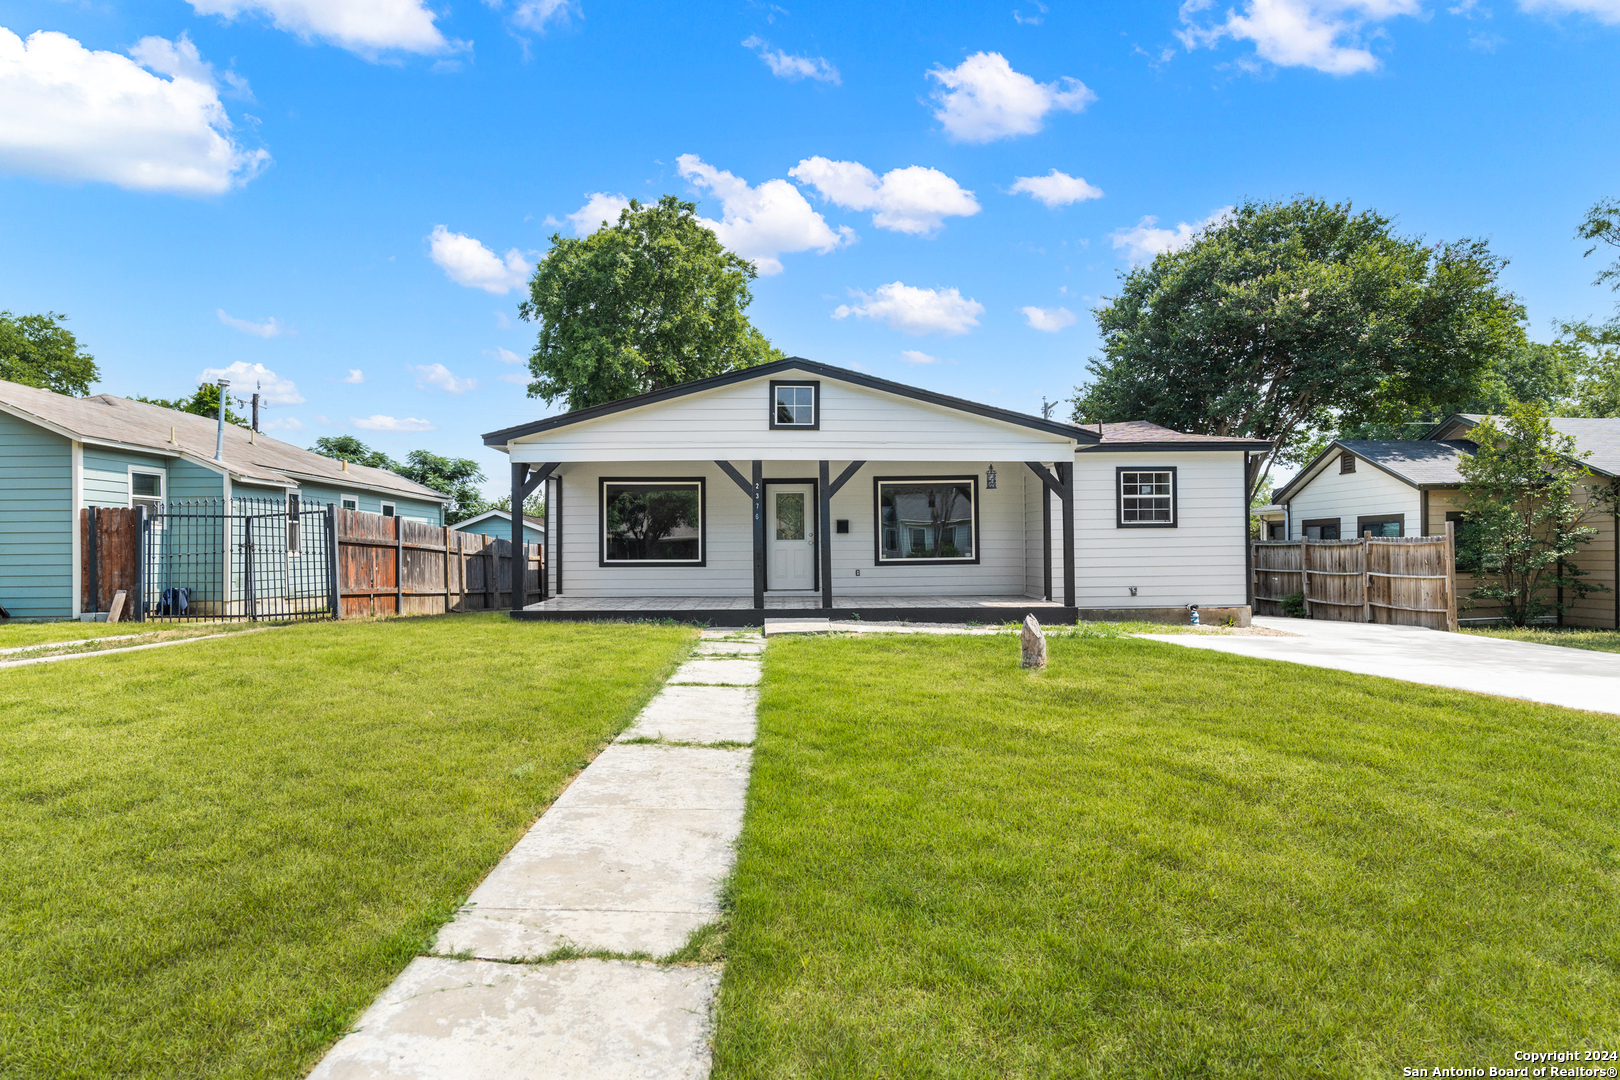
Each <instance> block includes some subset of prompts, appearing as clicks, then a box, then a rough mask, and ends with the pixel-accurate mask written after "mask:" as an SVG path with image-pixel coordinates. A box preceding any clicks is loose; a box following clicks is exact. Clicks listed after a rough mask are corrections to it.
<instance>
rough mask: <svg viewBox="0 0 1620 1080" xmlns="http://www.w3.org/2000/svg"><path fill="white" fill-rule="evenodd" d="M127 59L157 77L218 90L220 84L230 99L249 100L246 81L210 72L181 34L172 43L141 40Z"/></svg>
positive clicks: (230, 73) (234, 75) (250, 93)
mask: <svg viewBox="0 0 1620 1080" xmlns="http://www.w3.org/2000/svg"><path fill="white" fill-rule="evenodd" d="M129 55H130V56H132V57H134V58H135V62H136V63H137V64H139V65H141V67H143V68H149V69H150V70H152V71H155V72H157V73H158V74H159V75H167V76H169V77H170V78H175V79H190V80H191V81H192V82H199V83H202V84H203V85H204V86H211V87H213V88H214V89H215V90H218V89H219V86H220V83H221V82H223V83H224V84H225V86H226V87H228V88H229V90H230V92H231V94H232V95H234V96H236V97H240V98H244V99H246V100H248V101H252V100H253V89H252V87H250V86H248V82H247V80H246V79H244V78H242V76H240V75H238V74H237V73H236V72H234V71H227V72H225V73H223V74H220V73H218V72H215V71H214V65H213V64H210V63H209V62H208V61H206V60H204V59H203V58H202V54H201V53H199V52H198V51H197V46H196V45H194V44H192V42H191V38H190V37H188V36H187V35H186V34H185V33H184V32H183V31H182V32H181V34H180V36H179V37H178V38H176V39H175V40H174V41H170V40H169V39H168V38H160V37H143V38H141V40H139V41H137V42H136V43H135V47H134V48H133V49H131V50H129Z"/></svg>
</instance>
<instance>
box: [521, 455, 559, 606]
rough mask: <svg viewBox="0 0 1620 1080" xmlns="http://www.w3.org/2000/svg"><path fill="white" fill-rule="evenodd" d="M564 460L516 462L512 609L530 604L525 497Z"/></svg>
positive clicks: (543, 574)
mask: <svg viewBox="0 0 1620 1080" xmlns="http://www.w3.org/2000/svg"><path fill="white" fill-rule="evenodd" d="M561 464H562V462H560V461H550V462H547V463H546V464H544V465H530V464H529V463H528V462H526V461H514V462H512V505H511V514H512V610H514V611H517V610H519V609H521V608H524V607H527V606H528V603H529V580H528V579H529V568H528V562H527V560H526V559H525V558H524V557H523V551H524V548H523V500H524V499H527V498H528V497H529V496H530V495H532V494H533V493H534V489H535V488H537V487H539V486H540V485H541V484H543V483H545V481H546V478H547V477H549V476H550V475H551V474H552V473H554V472H556V471H557V466H558V465H561ZM545 599H546V572H545V569H544V568H542V569H541V571H540V600H541V602H544V601H545Z"/></svg>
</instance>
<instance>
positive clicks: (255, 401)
mask: <svg viewBox="0 0 1620 1080" xmlns="http://www.w3.org/2000/svg"><path fill="white" fill-rule="evenodd" d="M253 430H254V431H258V430H259V392H258V391H257V390H255V391H253Z"/></svg>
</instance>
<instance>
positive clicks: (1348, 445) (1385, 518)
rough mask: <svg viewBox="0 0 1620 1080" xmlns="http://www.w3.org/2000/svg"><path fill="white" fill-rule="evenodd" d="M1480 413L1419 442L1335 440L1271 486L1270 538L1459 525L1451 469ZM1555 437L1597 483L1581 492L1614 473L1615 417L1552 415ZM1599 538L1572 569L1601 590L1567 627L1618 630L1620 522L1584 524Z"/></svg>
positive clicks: (1476, 614)
mask: <svg viewBox="0 0 1620 1080" xmlns="http://www.w3.org/2000/svg"><path fill="white" fill-rule="evenodd" d="M1484 419H1485V417H1484V416H1482V415H1474V414H1457V415H1453V416H1448V417H1447V418H1446V419H1444V420H1442V421H1441V422H1440V423H1438V424H1436V425H1435V426H1434V427H1433V428H1431V429H1430V430H1429V431H1428V432H1427V433H1426V434H1425V435H1424V436H1423V438H1421V439H1376V440H1362V439H1341V440H1338V441H1335V442H1334V443H1333V444H1331V445H1330V446H1329V447H1328V448H1327V449H1326V450H1324V451H1323V452H1322V453H1321V454H1320V455H1318V456H1317V457H1316V459H1315V460H1314V461H1312V462H1311V463H1310V464H1309V465H1307V466H1305V468H1303V469H1301V470H1300V471H1299V473H1298V474H1297V475H1296V476H1294V478H1293V479H1292V480H1290V481H1289V482H1288V483H1287V484H1285V485H1283V487H1282V488H1280V489H1278V491H1277V493H1276V495H1275V497H1274V500H1273V501H1274V502H1275V504H1276V506H1275V507H1267V508H1265V509H1268V510H1275V509H1280V511H1281V513H1280V514H1271V515H1262V520H1268V519H1269V520H1268V524H1267V528H1268V530H1276V535H1270V536H1268V539H1283V538H1285V537H1286V538H1287V539H1289V540H1300V539H1310V540H1341V539H1342V540H1349V539H1352V538H1354V537H1357V536H1360V535H1362V534H1363V533H1366V532H1370V533H1372V535H1374V536H1438V535H1440V534H1442V533H1444V532H1445V529H1446V522H1448V521H1450V522H1454V523H1461V522H1462V521H1463V512H1464V510H1465V509H1466V508H1467V507H1466V504H1465V503H1464V502H1463V500H1462V498H1461V494H1460V492H1459V490H1458V489H1460V488H1461V487H1462V481H1463V478H1462V473H1461V471H1460V470H1459V469H1458V463H1459V462H1460V461H1461V460H1463V459H1464V458H1466V457H1468V456H1470V455H1472V454H1473V453H1474V452H1475V451H1476V450H1478V448H1479V447H1478V444H1477V443H1475V442H1473V441H1472V440H1471V439H1470V438H1469V435H1470V433H1471V432H1472V430H1473V428H1475V427H1476V426H1478V424H1479V423H1480V422H1481V421H1482V420H1484ZM1551 424H1552V426H1553V428H1554V429H1555V430H1557V431H1558V432H1560V433H1562V434H1564V435H1568V436H1570V437H1571V438H1572V439H1574V440H1575V448H1576V450H1577V452H1579V453H1581V454H1584V455H1587V456H1585V457H1583V458H1582V464H1584V465H1586V466H1587V468H1588V469H1590V470H1591V472H1592V474H1593V477H1594V479H1593V480H1591V481H1587V482H1586V483H1587V484H1588V486H1595V485H1597V484H1607V483H1609V482H1611V481H1612V480H1613V479H1614V478H1615V477H1617V476H1620V419H1588V418H1584V417H1554V418H1552V419H1551ZM1591 524H1592V525H1593V526H1595V527H1596V529H1597V536H1596V537H1595V538H1594V539H1593V540H1592V542H1591V543H1590V544H1587V545H1586V546H1585V547H1583V548H1582V550H1581V554H1580V558H1579V561H1578V564H1577V565H1579V566H1580V567H1581V569H1583V570H1585V571H1586V572H1587V573H1588V575H1589V577H1588V580H1589V581H1592V582H1594V583H1596V584H1599V585H1603V586H1606V587H1607V588H1608V589H1609V590H1611V591H1607V592H1596V593H1592V594H1591V595H1589V596H1587V597H1586V598H1585V599H1584V600H1581V601H1579V602H1578V603H1576V604H1575V605H1574V607H1573V608H1572V609H1571V610H1570V611H1569V612H1567V613H1566V614H1565V615H1564V617H1563V620H1562V621H1563V622H1564V623H1565V624H1567V625H1570V626H1591V627H1604V628H1607V627H1616V626H1620V589H1617V585H1620V547H1617V545H1616V544H1615V537H1616V534H1617V532H1620V529H1617V526H1620V522H1617V521H1616V520H1615V515H1613V514H1602V515H1600V516H1598V517H1597V518H1596V519H1595V520H1594V521H1592V522H1591ZM1475 585H1476V582H1475V580H1474V578H1473V576H1472V575H1469V574H1464V573H1459V574H1458V575H1457V592H1458V595H1459V596H1466V595H1467V594H1468V593H1469V592H1470V591H1471V590H1472V589H1473V588H1474V587H1475ZM1459 616H1460V617H1461V618H1462V619H1463V620H1464V621H1468V620H1469V619H1475V620H1478V619H1491V618H1494V617H1495V616H1496V609H1495V608H1493V607H1490V606H1475V607H1474V608H1472V609H1471V610H1469V611H1468V612H1467V613H1464V612H1462V611H1461V610H1460V609H1459Z"/></svg>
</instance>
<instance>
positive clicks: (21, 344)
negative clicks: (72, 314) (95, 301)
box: [0, 311, 101, 397]
mask: <svg viewBox="0 0 1620 1080" xmlns="http://www.w3.org/2000/svg"><path fill="white" fill-rule="evenodd" d="M66 319H67V316H66V315H61V314H58V313H56V312H54V311H48V312H46V313H45V314H43V315H13V314H12V313H11V312H9V311H0V379H4V380H5V381H7V382H14V383H22V384H23V385H24V386H37V387H39V388H40V389H42V390H54V391H56V392H57V393H58V394H71V395H74V396H76V397H83V396H84V395H86V394H88V393H89V392H90V384H91V383H93V382H95V381H96V380H97V379H99V378H101V372H100V371H98V370H97V369H96V359H95V357H93V356H91V355H90V354H89V353H87V352H85V351H84V350H83V349H82V348H80V346H79V341H78V339H77V338H75V337H74V336H73V332H72V331H70V330H69V329H68V328H67V327H65V326H63V325H62V323H63V322H64V321H65V320H66Z"/></svg>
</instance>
